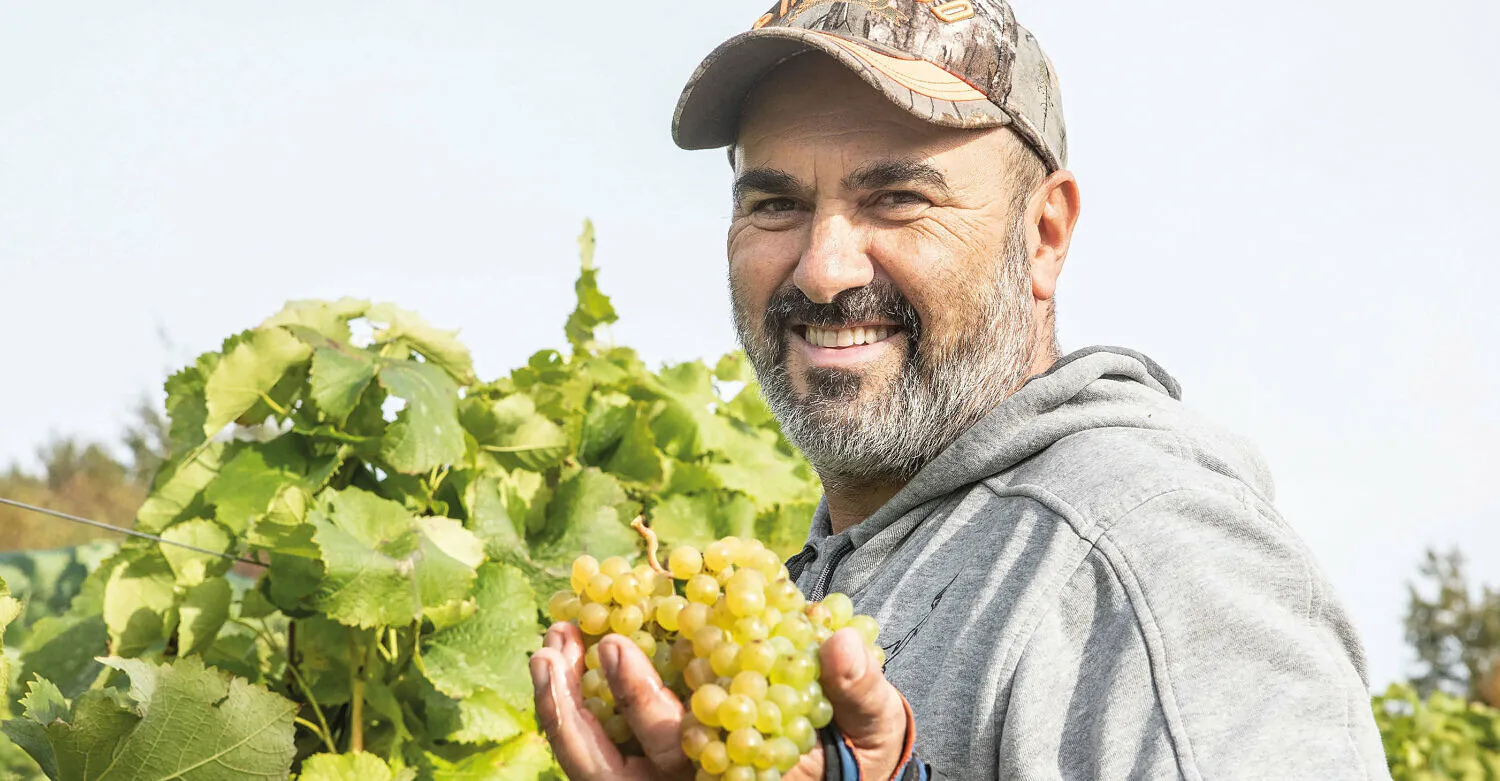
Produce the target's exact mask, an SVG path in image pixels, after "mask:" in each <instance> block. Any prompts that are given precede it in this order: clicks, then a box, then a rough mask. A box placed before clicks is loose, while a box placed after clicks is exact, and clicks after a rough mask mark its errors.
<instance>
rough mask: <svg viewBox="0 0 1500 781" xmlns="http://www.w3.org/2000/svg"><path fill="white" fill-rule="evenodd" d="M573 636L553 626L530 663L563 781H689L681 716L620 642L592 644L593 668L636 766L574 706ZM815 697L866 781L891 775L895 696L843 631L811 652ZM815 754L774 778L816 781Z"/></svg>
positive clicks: (902, 728) (647, 663)
mask: <svg viewBox="0 0 1500 781" xmlns="http://www.w3.org/2000/svg"><path fill="white" fill-rule="evenodd" d="M583 651H584V649H583V635H582V634H580V633H579V631H578V627H576V626H573V625H572V624H569V623H557V624H553V625H552V628H551V629H548V630H547V639H546V641H545V644H544V646H543V647H542V649H541V650H539V651H537V652H536V653H535V654H533V655H532V657H531V681H532V685H533V686H534V687H535V688H536V712H537V718H538V720H539V721H540V722H541V724H542V729H543V730H545V731H546V733H547V740H548V741H549V742H550V743H551V744H552V752H553V753H554V754H555V755H556V756H557V761H558V763H559V764H560V765H562V769H563V772H564V773H566V774H567V776H568V778H570V779H573V781H605V780H606V779H617V780H621V781H657V780H658V779H663V780H666V779H671V780H673V781H678V780H680V781H690V780H691V779H692V778H693V775H694V771H693V765H692V763H691V762H690V761H689V760H688V758H687V756H686V755H684V754H683V753H682V745H681V738H680V735H679V730H680V727H681V723H682V714H683V708H682V703H681V702H680V701H679V700H678V699H677V696H676V695H674V694H672V692H671V690H669V689H667V687H666V686H664V685H663V684H662V682H661V677H660V676H658V675H657V674H656V669H655V668H654V667H652V666H651V660H649V659H647V658H646V655H645V654H643V653H641V650H640V649H639V648H637V647H636V646H635V644H634V643H632V642H630V641H629V640H627V639H626V638H623V637H620V636H618V635H610V636H608V637H605V638H604V639H603V640H600V641H599V666H600V668H601V669H602V670H603V671H604V675H605V677H606V678H607V679H608V680H609V685H610V689H611V691H613V692H614V695H615V707H616V709H617V710H618V711H619V713H620V714H621V715H623V716H624V717H625V719H626V721H628V722H629V723H630V729H631V730H632V731H633V732H634V733H635V736H636V739H637V740H639V741H640V744H641V748H642V750H643V751H644V753H645V756H644V757H624V756H621V754H620V751H619V749H618V748H616V747H615V745H614V743H612V742H610V739H609V737H608V736H606V735H605V734H604V727H603V726H602V725H600V724H599V722H598V720H597V719H595V718H594V716H593V714H591V713H589V712H588V710H587V709H586V708H584V707H583V692H582V678H583V671H584V665H583ZM819 658H820V660H821V662H822V670H823V675H822V680H821V683H822V685H823V693H824V695H825V696H827V697H828V701H829V702H830V703H831V704H832V705H833V714H834V721H835V723H837V724H838V727H839V730H840V731H841V732H843V733H844V737H845V738H846V739H847V740H848V742H849V744H850V745H852V746H853V747H854V754H855V757H856V759H858V761H859V764H860V768H861V771H862V775H863V777H864V778H865V779H866V781H886V779H889V778H890V777H891V775H892V774H894V773H895V771H896V763H897V762H898V761H899V760H900V758H901V750H902V747H903V745H904V742H905V740H906V710H905V705H904V704H903V703H902V701H901V695H900V694H899V693H898V692H897V691H896V688H895V687H894V686H892V685H891V684H890V682H889V681H887V680H886V679H885V676H884V675H883V674H882V673H881V670H880V665H879V664H877V663H876V661H875V655H874V654H873V653H872V652H871V651H870V650H868V649H867V648H865V645H864V641H863V639H862V638H860V636H859V634H858V633H857V632H855V631H854V630H852V629H842V630H839V631H838V632H835V633H834V634H833V636H832V637H830V638H829V639H828V641H827V642H826V643H824V644H823V648H822V649H821V651H820V652H819ZM822 777H823V749H822V747H821V746H818V747H815V748H814V749H813V750H812V752H811V753H809V754H807V755H805V756H803V757H802V760H801V761H800V762H799V763H798V764H797V766H796V767H794V768H792V770H791V771H789V772H787V773H786V774H785V775H783V776H782V778H783V779H784V780H785V781H818V779H821V778H822Z"/></svg>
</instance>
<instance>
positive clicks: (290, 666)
mask: <svg viewBox="0 0 1500 781" xmlns="http://www.w3.org/2000/svg"><path fill="white" fill-rule="evenodd" d="M229 620H230V621H232V622H234V623H236V624H239V625H240V626H243V627H245V628H247V629H249V630H250V631H252V632H254V633H255V634H256V636H257V637H259V638H260V639H261V640H262V641H264V642H265V644H266V645H267V646H269V647H270V648H271V651H272V652H274V653H277V654H280V655H281V658H283V659H285V660H286V670H287V672H289V673H291V674H292V680H293V681H295V682H296V684H297V688H298V689H299V690H301V692H302V696H303V697H306V698H307V704H308V705H311V706H312V709H313V715H315V716H317V717H318V725H319V726H321V727H322V729H318V728H317V727H316V726H314V725H313V724H311V723H310V722H308V721H307V719H304V718H302V717H300V716H299V717H298V718H297V721H299V722H301V723H303V724H305V725H307V728H308V730H309V731H310V732H312V733H313V734H314V735H317V736H318V737H320V738H322V739H323V745H325V746H327V747H328V751H329V753H332V754H337V753H338V749H337V748H334V746H333V733H332V732H331V731H330V730H329V729H328V719H327V718H326V717H324V715H323V707H322V706H321V705H319V704H318V698H317V697H314V696H313V693H312V687H310V686H308V685H307V681H306V680H305V679H304V678H303V677H302V674H301V673H299V672H297V664H296V662H294V661H292V650H291V648H290V647H288V648H287V649H286V650H283V649H282V648H281V647H280V646H278V645H277V644H276V639H275V638H274V637H273V636H272V635H271V628H270V627H268V626H266V620H265V619H264V618H262V619H260V626H259V627H257V626H256V625H254V624H252V623H250V622H249V621H246V620H245V619H243V618H231V619H229ZM262 629H264V631H262ZM291 631H292V630H291V628H290V627H288V629H287V645H288V646H291V644H292V636H291Z"/></svg>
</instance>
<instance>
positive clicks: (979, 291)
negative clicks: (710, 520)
mask: <svg viewBox="0 0 1500 781" xmlns="http://www.w3.org/2000/svg"><path fill="white" fill-rule="evenodd" d="M1017 143H1019V142H1018V141H1017V140H1016V139H1015V137H1014V136H1013V135H1012V134H1011V133H1010V132H1009V131H1008V130H1005V129H1004V128H1001V129H995V130H955V129H949V128H942V127H939V126H936V125H932V124H929V123H926V122H923V121H922V120H919V119H917V118H915V117H913V116H911V115H910V114H907V113H906V112H905V111H903V110H901V109H900V108H898V107H896V106H895V105H893V104H892V103H890V102H889V100H887V99H886V98H885V97H883V96H882V95H880V94H879V93H877V92H876V91H875V90H873V89H871V88H870V87H868V86H866V85H865V83H864V82H863V81H861V80H860V79H859V78H858V77H857V76H855V75H854V74H853V73H851V72H849V71H848V70H847V69H845V68H844V67H843V66H841V65H838V64H837V63H835V62H834V61H832V60H831V59H829V58H827V57H823V56H821V55H807V56H802V57H797V58H795V59H793V60H791V61H789V62H788V63H786V64H784V65H782V66H781V67H779V68H778V69H777V70H776V71H775V72H774V73H772V74H771V75H770V76H769V77H768V78H767V79H766V80H765V81H764V82H763V83H762V84H761V85H760V86H759V87H758V88H757V90H756V92H755V93H754V94H752V95H751V97H750V99H749V101H747V103H746V109H745V113H744V115H743V119H742V122H741V126H740V132H739V138H738V144H737V146H736V149H735V158H734V168H735V176H736V185H735V203H734V220H733V223H732V225H731V227H730V230H729V277H730V286H731V294H732V297H733V302H734V312H735V324H736V328H737V330H738V333H739V337H740V342H741V344H742V345H743V346H744V347H745V350H746V353H747V354H748V355H749V357H750V359H751V362H752V363H753V365H754V366H755V370H756V374H757V376H758V378H759V379H760V381H761V385H762V389H763V391H764V392H765V394H766V397H767V399H768V401H769V402H770V404H771V408H772V410H773V411H774V412H775V413H776V415H777V417H778V419H779V420H780V421H781V423H782V427H783V429H784V430H785V431H786V433H787V435H788V437H789V438H790V439H791V441H792V442H793V443H794V444H795V445H797V446H798V447H799V448H800V449H801V450H802V451H803V453H804V454H805V455H806V456H807V457H808V459H809V460H810V461H811V462H812V463H813V465H814V466H815V467H817V468H818V470H819V472H820V473H822V474H823V477H824V479H825V481H826V480H845V481H848V482H851V483H863V482H872V481H885V480H904V479H908V478H910V477H911V476H912V475H913V474H915V472H916V471H917V470H918V469H920V468H921V467H922V466H923V465H924V464H925V463H927V462H928V461H930V460H931V459H932V458H933V457H934V456H936V455H937V454H938V453H939V452H941V451H942V450H943V449H944V448H946V447H947V446H948V445H950V444H951V443H952V442H953V440H954V439H956V438H957V436H958V435H959V434H960V433H962V432H963V431H964V430H966V429H967V428H969V427H970V426H972V425H973V424H974V423H975V422H977V421H978V420H979V419H980V418H981V417H983V416H984V414H985V413H987V412H988V411H989V410H991V409H992V408H993V407H994V406H995V405H996V404H998V403H999V402H1000V401H1001V400H1003V399H1004V398H1005V396H1007V395H1009V394H1010V393H1012V392H1014V391H1015V390H1016V388H1018V387H1019V386H1020V385H1021V383H1022V382H1024V380H1025V378H1026V377H1027V376H1029V374H1030V370H1031V367H1032V364H1033V359H1034V356H1035V345H1036V340H1037V334H1036V329H1035V322H1036V312H1035V305H1036V302H1035V301H1034V300H1033V298H1032V294H1031V279H1030V273H1029V264H1028V260H1027V251H1026V241H1025V232H1024V230H1023V222H1022V219H1021V215H1022V212H1023V211H1024V201H1023V200H1021V199H1023V198H1024V196H1025V193H1021V194H1020V198H1018V197H1017V196H1018V194H1017V193H1015V192H1012V188H1011V185H1010V184H1009V183H1008V179H1007V173H1008V172H1007V171H1006V170H1005V168H1006V166H1007V165H1009V164H1010V163H1011V161H1012V160H1014V149H1015V147H1014V145H1015V144H1017Z"/></svg>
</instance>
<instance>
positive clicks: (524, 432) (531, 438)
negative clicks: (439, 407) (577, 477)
mask: <svg viewBox="0 0 1500 781" xmlns="http://www.w3.org/2000/svg"><path fill="white" fill-rule="evenodd" d="M462 415H463V423H464V429H465V430H467V431H468V432H469V433H470V434H471V435H472V436H473V437H474V440H475V441H476V442H478V443H479V447H480V448H481V449H483V450H484V451H485V452H486V453H488V454H490V455H491V456H492V457H493V458H494V459H495V461H496V462H497V463H499V464H500V465H501V466H502V467H504V468H506V469H529V470H531V471H533V472H540V471H544V470H546V469H548V468H550V467H552V466H555V465H556V464H558V463H559V462H561V461H562V459H563V458H565V457H566V456H567V454H568V449H569V448H568V435H567V434H566V433H565V432H564V431H563V430H562V428H560V427H559V426H558V425H557V424H556V423H553V422H552V421H551V420H549V419H547V417H546V416H544V415H542V414H541V413H539V412H537V409H536V402H535V401H533V400H532V398H531V397H530V396H527V395H526V394H524V393H516V394H513V395H510V396H506V397H505V398H503V399H501V400H500V401H497V402H493V403H487V402H485V401H483V400H480V399H475V400H472V401H465V403H464V404H463V406H462Z"/></svg>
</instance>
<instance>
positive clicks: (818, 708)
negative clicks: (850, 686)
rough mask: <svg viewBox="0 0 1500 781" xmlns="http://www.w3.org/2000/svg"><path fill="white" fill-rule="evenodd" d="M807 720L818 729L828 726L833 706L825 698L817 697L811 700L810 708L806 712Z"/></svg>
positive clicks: (831, 719) (831, 718)
mask: <svg viewBox="0 0 1500 781" xmlns="http://www.w3.org/2000/svg"><path fill="white" fill-rule="evenodd" d="M807 720H808V721H809V722H811V723H812V725H813V726H814V727H816V728H818V729H822V728H824V727H826V726H828V722H830V721H833V706H832V705H830V704H829V703H828V700H827V698H824V697H819V698H817V699H816V700H813V704H812V710H810V711H808V712H807Z"/></svg>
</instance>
